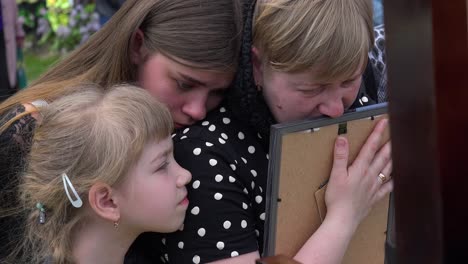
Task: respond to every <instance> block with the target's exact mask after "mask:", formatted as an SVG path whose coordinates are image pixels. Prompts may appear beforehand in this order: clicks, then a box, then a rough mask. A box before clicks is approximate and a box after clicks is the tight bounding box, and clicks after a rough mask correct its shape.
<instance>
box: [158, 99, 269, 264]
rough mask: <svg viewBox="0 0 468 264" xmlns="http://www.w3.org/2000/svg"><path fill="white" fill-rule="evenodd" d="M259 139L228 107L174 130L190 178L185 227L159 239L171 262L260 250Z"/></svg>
mask: <svg viewBox="0 0 468 264" xmlns="http://www.w3.org/2000/svg"><path fill="white" fill-rule="evenodd" d="M259 139H260V138H259V135H258V134H257V133H256V132H255V131H254V130H253V129H252V128H251V127H249V126H248V125H246V124H245V123H244V122H241V121H239V120H237V119H236V118H235V117H234V116H233V115H232V111H231V110H230V109H228V108H227V107H221V108H219V109H218V110H216V111H213V112H211V113H210V114H209V116H208V117H207V118H206V121H204V122H201V123H199V124H196V125H194V126H192V127H190V128H186V129H184V130H182V131H178V132H177V133H176V135H175V136H174V150H175V152H174V155H175V158H176V160H177V161H178V162H179V163H180V164H181V166H183V167H185V168H186V169H188V170H189V171H191V172H192V182H191V183H190V185H189V186H188V191H189V192H188V199H189V201H190V204H189V208H188V209H187V214H186V220H185V223H184V227H183V229H182V231H178V232H175V233H172V234H168V235H167V236H166V238H165V240H164V243H163V245H164V248H163V249H164V257H165V258H167V259H168V260H169V263H206V262H211V261H216V260H220V259H225V258H230V257H235V256H238V255H243V254H247V253H251V252H255V251H260V252H261V251H262V248H263V239H262V238H263V233H264V232H263V230H264V220H265V201H266V197H265V191H266V179H267V168H268V155H267V149H265V148H264V147H263V146H262V144H261V142H260V141H259ZM154 243H156V242H153V244H154Z"/></svg>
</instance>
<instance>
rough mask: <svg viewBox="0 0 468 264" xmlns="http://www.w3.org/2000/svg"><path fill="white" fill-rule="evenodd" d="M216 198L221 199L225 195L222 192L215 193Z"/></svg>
mask: <svg viewBox="0 0 468 264" xmlns="http://www.w3.org/2000/svg"><path fill="white" fill-rule="evenodd" d="M214 198H215V199H216V200H218V201H219V200H221V199H222V198H223V195H222V194H220V193H215V195H214Z"/></svg>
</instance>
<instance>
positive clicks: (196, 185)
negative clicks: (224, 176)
mask: <svg viewBox="0 0 468 264" xmlns="http://www.w3.org/2000/svg"><path fill="white" fill-rule="evenodd" d="M192 187H193V188H194V189H198V187H200V181H194V182H193V183H192Z"/></svg>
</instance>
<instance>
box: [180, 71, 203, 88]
mask: <svg viewBox="0 0 468 264" xmlns="http://www.w3.org/2000/svg"><path fill="white" fill-rule="evenodd" d="M179 75H180V76H181V77H182V78H184V79H185V80H186V81H188V82H190V83H193V84H195V85H198V86H207V85H206V83H204V82H202V81H200V80H197V79H194V78H192V77H190V76H188V75H185V74H183V73H180V72H179Z"/></svg>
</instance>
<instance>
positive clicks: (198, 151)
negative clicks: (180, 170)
mask: <svg viewBox="0 0 468 264" xmlns="http://www.w3.org/2000/svg"><path fill="white" fill-rule="evenodd" d="M200 153H201V148H196V149H194V150H193V154H194V155H195V156H198V155H200Z"/></svg>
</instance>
